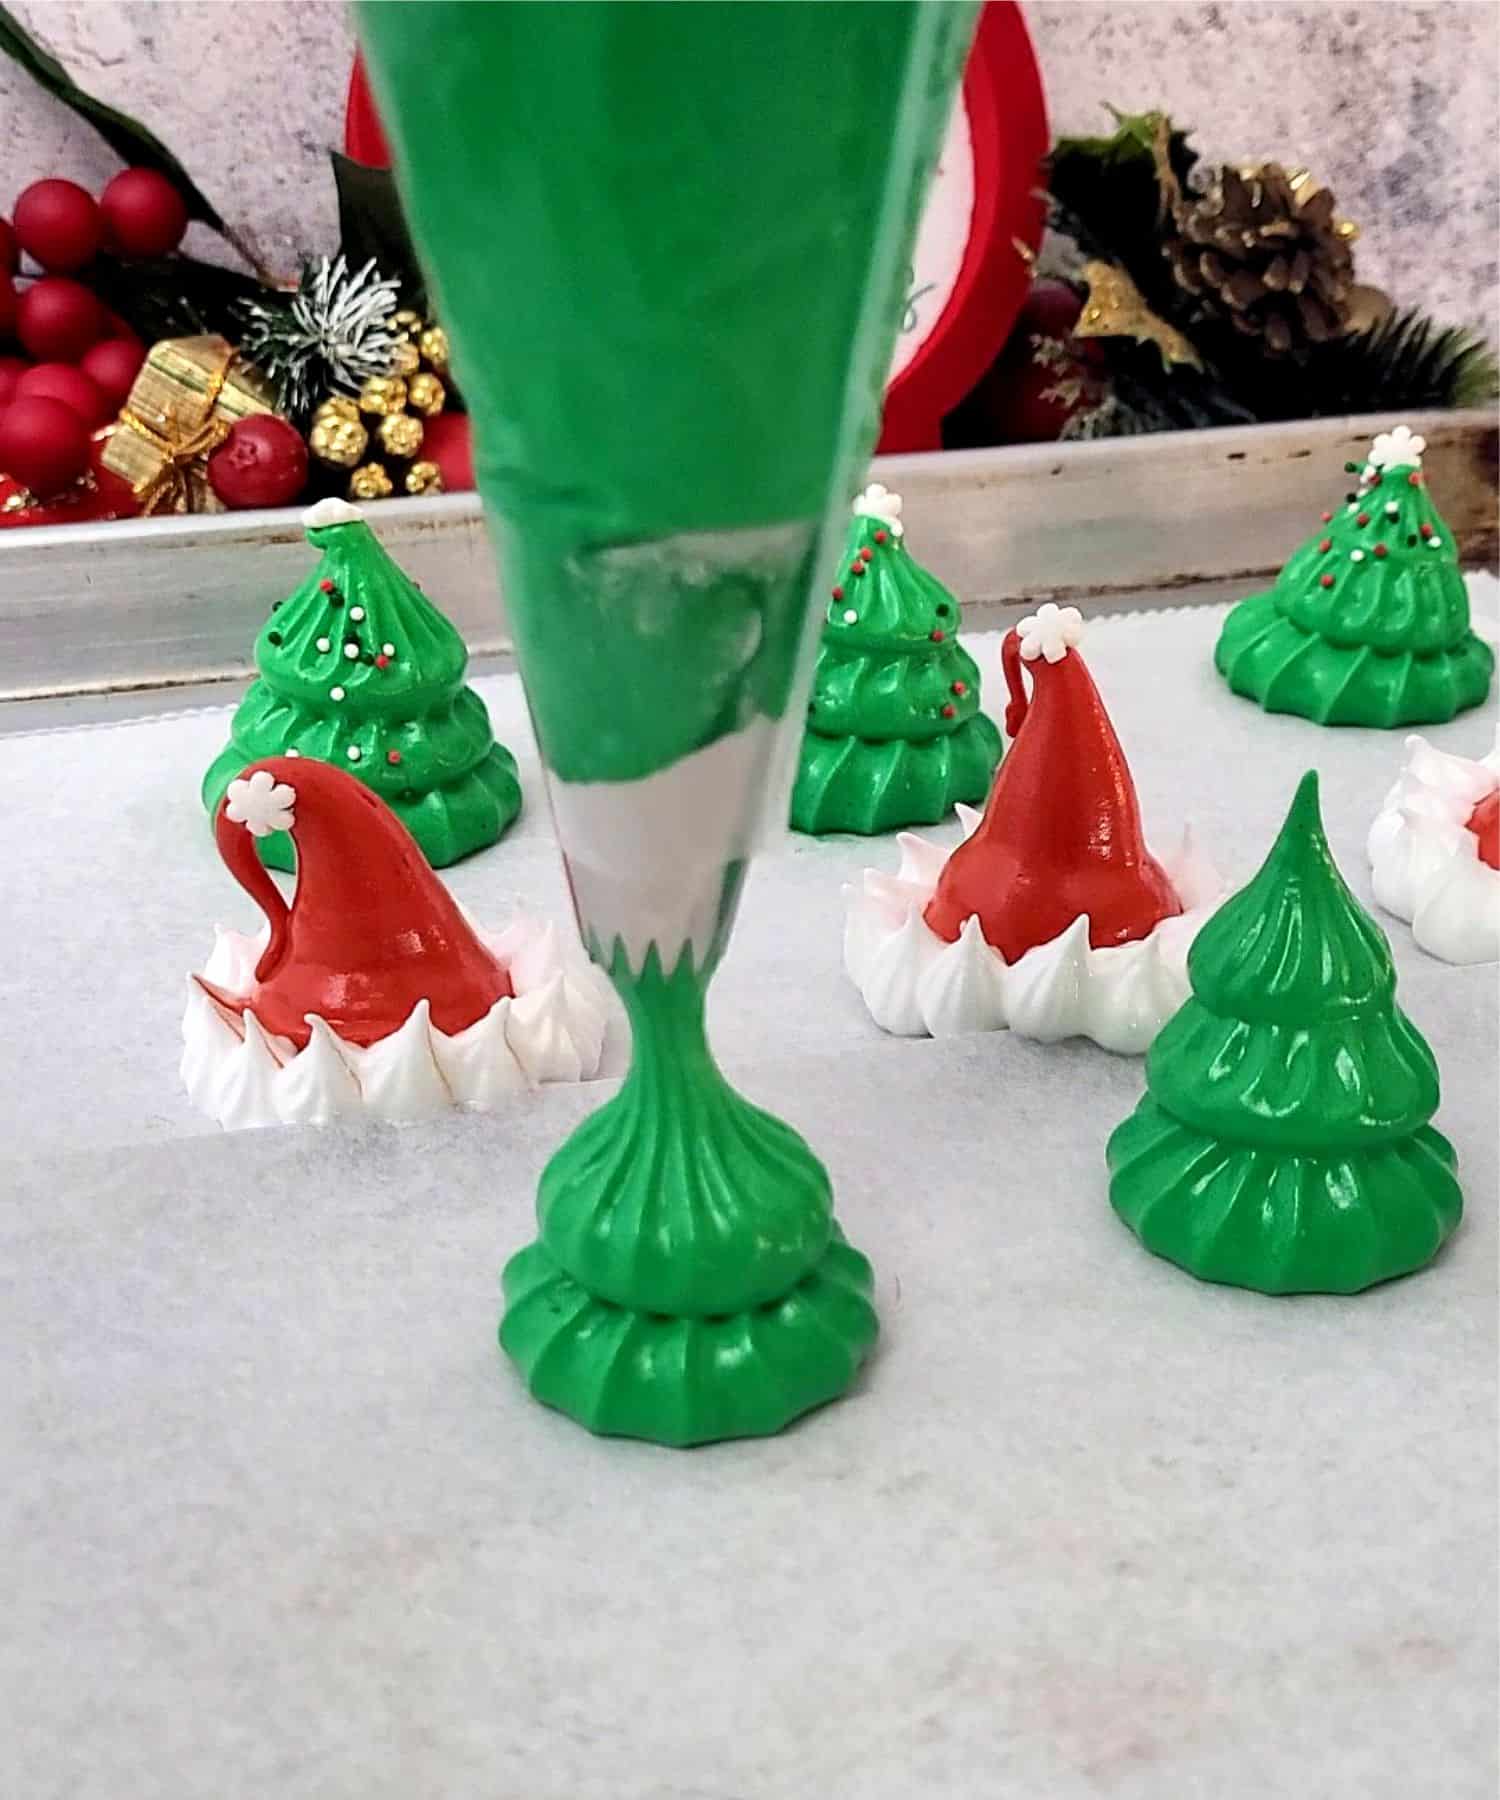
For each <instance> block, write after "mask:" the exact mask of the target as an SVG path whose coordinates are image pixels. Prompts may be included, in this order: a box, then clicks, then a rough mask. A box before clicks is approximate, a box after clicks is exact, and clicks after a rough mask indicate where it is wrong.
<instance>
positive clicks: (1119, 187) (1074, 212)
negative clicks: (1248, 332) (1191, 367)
mask: <svg viewBox="0 0 1500 1800" xmlns="http://www.w3.org/2000/svg"><path fill="white" fill-rule="evenodd" d="M1110 110H1111V112H1113V113H1114V117H1115V120H1116V122H1117V125H1118V129H1117V130H1116V131H1115V132H1114V134H1113V135H1112V136H1110V137H1064V138H1059V139H1058V140H1057V142H1056V144H1054V146H1053V149H1052V155H1051V158H1050V160H1049V171H1050V172H1049V175H1048V180H1047V191H1048V194H1049V196H1050V197H1051V200H1052V213H1053V219H1052V223H1053V227H1054V229H1056V230H1060V231H1062V232H1064V233H1065V234H1066V235H1067V236H1069V237H1072V238H1073V239H1074V240H1075V241H1076V242H1077V243H1078V245H1079V247H1080V248H1081V249H1082V250H1083V251H1084V253H1085V254H1086V255H1089V256H1097V257H1100V258H1102V259H1103V260H1104V261H1106V262H1113V263H1119V264H1120V265H1121V267H1122V268H1124V269H1125V271H1126V272H1127V273H1128V274H1129V276H1130V278H1131V280H1132V281H1133V282H1134V283H1135V285H1136V286H1137V287H1138V288H1139V289H1140V291H1141V293H1142V295H1143V296H1144V297H1145V299H1146V301H1147V303H1148V304H1149V305H1150V307H1151V309H1152V311H1153V312H1156V313H1159V314H1160V315H1161V316H1162V317H1163V318H1165V319H1168V320H1169V321H1170V322H1171V323H1173V324H1176V325H1180V324H1181V323H1182V319H1181V316H1180V314H1181V310H1182V309H1181V301H1182V293H1181V290H1180V289H1179V288H1178V287H1177V285H1176V283H1175V282H1174V281H1173V280H1172V278H1171V271H1170V268H1169V267H1168V265H1167V262H1166V259H1165V257H1164V256H1163V255H1162V250H1161V244H1162V223H1163V219H1164V216H1165V213H1166V196H1165V195H1164V194H1163V191H1162V182H1161V178H1160V175H1159V172H1158V169H1157V163H1156V151H1155V145H1156V142H1157V138H1158V135H1159V134H1160V133H1162V132H1165V135H1166V145H1167V161H1168V165H1169V167H1170V169H1171V172H1172V174H1173V175H1174V176H1175V177H1176V180H1177V182H1178V185H1179V186H1181V185H1182V184H1184V183H1185V182H1186V181H1187V178H1188V176H1189V175H1190V174H1191V172H1192V170H1193V167H1194V165H1195V164H1196V162H1197V160H1198V159H1197V156H1196V155H1195V153H1194V152H1193V150H1192V149H1191V148H1190V147H1189V145H1188V141H1187V133H1186V132H1185V131H1178V130H1177V129H1175V127H1174V126H1173V124H1172V121H1171V119H1170V118H1168V117H1167V115H1166V114H1165V113H1160V112H1146V113H1122V112H1118V111H1116V110H1115V109H1114V108H1111V109H1110Z"/></svg>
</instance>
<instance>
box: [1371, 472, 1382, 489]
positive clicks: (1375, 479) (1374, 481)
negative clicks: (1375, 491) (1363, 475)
mask: <svg viewBox="0 0 1500 1800" xmlns="http://www.w3.org/2000/svg"><path fill="white" fill-rule="evenodd" d="M1369 485H1370V486H1371V487H1379V486H1380V471H1379V469H1377V470H1376V471H1375V473H1374V474H1373V475H1372V476H1370V478H1369Z"/></svg>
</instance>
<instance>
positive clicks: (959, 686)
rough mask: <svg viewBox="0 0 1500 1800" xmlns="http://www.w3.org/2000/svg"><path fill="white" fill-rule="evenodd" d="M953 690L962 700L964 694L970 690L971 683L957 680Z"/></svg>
mask: <svg viewBox="0 0 1500 1800" xmlns="http://www.w3.org/2000/svg"><path fill="white" fill-rule="evenodd" d="M952 691H953V692H954V693H955V694H957V695H958V697H959V699H960V700H962V699H963V697H964V695H965V694H967V693H968V691H969V684H968V682H966V681H955V682H954V684H953V690H952Z"/></svg>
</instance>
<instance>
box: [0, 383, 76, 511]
mask: <svg viewBox="0 0 1500 1800" xmlns="http://www.w3.org/2000/svg"><path fill="white" fill-rule="evenodd" d="M88 463H89V434H88V427H87V426H86V425H85V424H84V422H83V420H82V419H80V418H79V417H78V415H77V413H75V412H74V411H73V410H72V408H71V407H67V406H64V405H63V403H62V401H61V400H49V399H48V398H47V397H46V396H45V395H43V394H33V395H28V396H25V397H23V398H22V399H19V400H13V401H12V402H11V403H10V405H9V406H8V407H6V409H5V411H4V413H3V414H0V472H3V473H5V474H6V475H9V476H11V477H12V478H13V479H14V480H16V481H19V482H20V483H21V485H22V487H27V488H30V489H31V491H32V492H33V493H34V494H35V495H36V496H37V498H38V499H40V500H45V499H47V498H48V497H49V496H50V495H52V494H55V493H57V492H58V490H59V489H60V488H65V487H66V486H67V485H68V483H69V482H70V481H75V480H76V479H77V478H78V477H79V476H80V475H81V474H82V473H83V471H84V470H85V469H86V468H87V467H88Z"/></svg>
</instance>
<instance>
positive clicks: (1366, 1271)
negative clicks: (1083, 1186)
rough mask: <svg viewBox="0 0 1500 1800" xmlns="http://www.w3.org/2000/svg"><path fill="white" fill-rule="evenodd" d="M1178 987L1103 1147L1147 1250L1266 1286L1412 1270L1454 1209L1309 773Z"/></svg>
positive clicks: (1383, 982) (1373, 936)
mask: <svg viewBox="0 0 1500 1800" xmlns="http://www.w3.org/2000/svg"><path fill="white" fill-rule="evenodd" d="M1188 975H1189V979H1190V980H1191V983H1192V989H1193V992H1192V997H1191V999H1189V1000H1188V1001H1186V1002H1185V1003H1184V1005H1183V1006H1182V1008H1181V1009H1180V1010H1179V1011H1178V1012H1177V1013H1176V1014H1174V1015H1173V1017H1172V1018H1171V1019H1170V1020H1169V1021H1168V1023H1167V1025H1166V1026H1165V1028H1164V1029H1163V1030H1162V1032H1161V1034H1160V1035H1159V1036H1158V1037H1157V1039H1156V1041H1155V1043H1154V1044H1153V1045H1152V1046H1151V1050H1150V1053H1149V1054H1148V1056H1147V1059H1146V1094H1145V1097H1144V1098H1143V1099H1142V1100H1141V1102H1140V1104H1139V1106H1137V1107H1136V1109H1135V1111H1134V1112H1133V1113H1132V1114H1131V1115H1130V1117H1129V1118H1128V1119H1126V1120H1125V1121H1124V1123H1123V1124H1121V1125H1120V1126H1118V1127H1117V1128H1116V1130H1115V1132H1114V1133H1113V1135H1112V1136H1111V1137H1110V1140H1109V1146H1108V1152H1107V1154H1108V1160H1109V1169H1110V1200H1111V1203H1112V1204H1113V1206H1114V1208H1115V1211H1116V1212H1117V1213H1119V1215H1120V1217H1121V1218H1122V1219H1124V1220H1125V1222H1126V1224H1127V1225H1129V1226H1130V1228H1131V1229H1132V1230H1133V1231H1134V1232H1135V1233H1136V1235H1137V1236H1138V1237H1139V1238H1140V1240H1141V1242H1142V1243H1143V1244H1144V1245H1145V1246H1146V1248H1147V1249H1148V1250H1152V1251H1154V1252H1155V1253H1156V1254H1157V1255H1158V1256H1164V1257H1166V1258H1167V1259H1168V1260H1169V1261H1171V1262H1175V1263H1179V1264H1181V1266H1182V1267H1183V1268H1185V1269H1187V1270H1189V1271H1190V1272H1191V1273H1192V1274H1194V1275H1197V1276H1199V1277H1201V1278H1202V1279H1203V1280H1205V1281H1222V1282H1228V1283H1231V1284H1232V1285H1234V1286H1236V1287H1248V1288H1257V1289H1259V1290H1260V1291H1261V1292H1263V1293H1269V1294H1294V1293H1338V1294H1352V1293H1356V1292H1358V1291H1359V1290H1360V1289H1361V1288H1367V1287H1369V1286H1371V1285H1372V1284H1373V1283H1375V1282H1378V1281H1386V1280H1389V1279H1390V1278H1391V1277H1392V1276H1395V1275H1405V1274H1407V1273H1409V1272H1410V1271H1411V1270H1413V1269H1419V1268H1421V1267H1422V1265H1423V1264H1424V1263H1426V1262H1429V1261H1430V1260H1431V1259H1432V1257H1433V1256H1435V1255H1436V1253H1437V1251H1438V1248H1439V1246H1440V1245H1441V1244H1442V1243H1443V1240H1444V1239H1445V1238H1446V1237H1447V1236H1448V1234H1449V1233H1450V1232H1451V1231H1452V1230H1453V1228H1454V1227H1455V1226H1456V1225H1457V1224H1458V1221H1459V1218H1460V1216H1461V1214H1462V1211H1463V1199H1462V1195H1461V1194H1460V1192H1459V1186H1458V1181H1457V1179H1456V1176H1455V1173H1454V1170H1455V1166H1456V1160H1457V1159H1456V1158H1455V1156H1454V1152H1453V1146H1452V1145H1451V1144H1450V1143H1449V1142H1448V1140H1447V1139H1446V1138H1445V1137H1443V1136H1442V1135H1441V1134H1440V1133H1439V1132H1437V1131H1435V1130H1434V1129H1433V1128H1432V1126H1431V1125H1430V1124H1429V1122H1428V1121H1429V1120H1430V1119H1431V1118H1432V1115H1433V1113H1434V1112H1435V1111H1436V1110H1437V1105H1438V1071H1437V1065H1436V1063H1435V1062H1434V1061H1433V1056H1432V1052H1431V1050H1429V1049H1428V1047H1427V1044H1426V1041H1425V1040H1424V1039H1423V1038H1422V1036H1421V1034H1420V1033H1419V1032H1418V1031H1417V1030H1416V1028H1415V1026H1413V1025H1412V1023H1411V1021H1410V1020H1409V1019H1407V1017H1406V1016H1405V1014H1404V1013H1402V1012H1401V1010H1400V1008H1399V1007H1398V1006H1397V1005H1396V1001H1395V987H1396V976H1395V971H1394V969H1393V967H1392V964H1391V955H1390V949H1389V947H1388V946H1387V944H1386V941H1385V938H1384V936H1383V935H1382V933H1381V931H1380V928H1379V926H1378V925H1376V923H1375V921H1374V920H1373V919H1372V918H1371V917H1370V916H1369V914H1368V913H1366V912H1365V911H1364V910H1363V909H1362V908H1361V907H1360V905H1359V903H1358V902H1357V901H1356V900H1355V898H1354V896H1353V895H1352V894H1351V893H1350V892H1349V889H1348V888H1347V887H1346V886H1345V885H1344V881H1343V878H1342V877H1341V876H1340V874H1339V872H1338V869H1337V867H1336V866H1335V864H1334V861H1333V858H1332V856H1331V855H1330V854H1329V850H1328V844H1327V841H1326V839H1325V838H1324V836H1323V825H1322V820H1321V818H1320V817H1319V812H1318V781H1317V776H1316V775H1315V774H1311V773H1309V774H1308V775H1306V776H1304V777H1303V779H1302V783H1301V785H1300V786H1299V788H1298V789H1297V796H1296V799H1295V800H1294V801H1293V803H1292V809H1291V811H1290V813H1289V814H1288V815H1287V820H1286V823H1285V824H1284V825H1283V827H1282V829H1281V835H1280V836H1279V837H1278V838H1277V840H1276V843H1275V846H1274V847H1273V848H1272V851H1271V854H1270V855H1269V856H1268V857H1267V858H1266V861H1265V864H1264V865H1263V867H1262V868H1261V870H1260V872H1259V874H1258V875H1256V877H1255V879H1254V880H1253V881H1252V882H1251V883H1250V884H1249V886H1248V887H1246V888H1244V889H1242V890H1241V891H1240V892H1239V893H1238V894H1236V895H1235V896H1234V897H1233V898H1232V899H1230V900H1229V901H1227V902H1226V904H1225V905H1224V906H1223V907H1222V908H1220V910H1219V911H1218V913H1216V914H1215V916H1214V917H1213V918H1212V919H1210V920H1209V922H1208V924H1207V925H1205V926H1204V927H1203V929H1202V931H1201V932H1199V934H1198V937H1197V939H1196V940H1195V942H1194V944H1193V948H1192V950H1191V952H1190V953H1189V956H1188Z"/></svg>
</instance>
